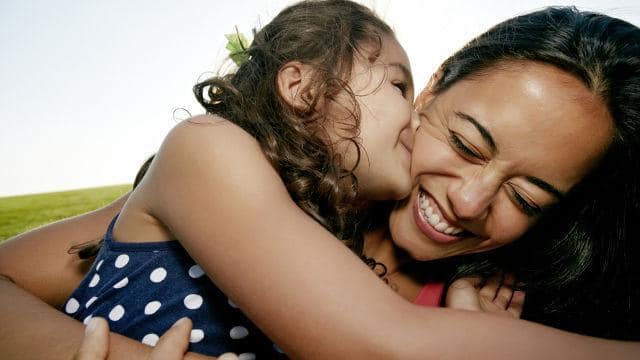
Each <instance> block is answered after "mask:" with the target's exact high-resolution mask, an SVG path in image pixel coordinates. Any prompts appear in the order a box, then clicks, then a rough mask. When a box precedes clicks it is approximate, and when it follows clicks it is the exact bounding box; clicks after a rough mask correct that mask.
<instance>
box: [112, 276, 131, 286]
mask: <svg viewBox="0 0 640 360" xmlns="http://www.w3.org/2000/svg"><path fill="white" fill-rule="evenodd" d="M128 283H129V278H128V277H125V278H124V279H122V280H120V281H118V282H117V283H116V284H115V285H113V288H114V289H122V288H123V287H125V286H127V284H128Z"/></svg>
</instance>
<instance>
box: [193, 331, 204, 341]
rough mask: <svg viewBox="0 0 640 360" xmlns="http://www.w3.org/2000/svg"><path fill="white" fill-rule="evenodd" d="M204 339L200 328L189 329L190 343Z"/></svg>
mask: <svg viewBox="0 0 640 360" xmlns="http://www.w3.org/2000/svg"><path fill="white" fill-rule="evenodd" d="M202 339H204V331H202V329H193V330H191V336H189V342H190V343H197V342H200V341H202Z"/></svg>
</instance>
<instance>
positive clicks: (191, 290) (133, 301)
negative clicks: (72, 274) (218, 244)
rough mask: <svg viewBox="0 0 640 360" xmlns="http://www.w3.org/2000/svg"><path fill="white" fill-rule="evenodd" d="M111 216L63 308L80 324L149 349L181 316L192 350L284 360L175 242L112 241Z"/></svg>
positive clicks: (210, 353)
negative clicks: (102, 325) (101, 324)
mask: <svg viewBox="0 0 640 360" xmlns="http://www.w3.org/2000/svg"><path fill="white" fill-rule="evenodd" d="M115 220H116V219H113V221H112V222H111V224H110V225H109V229H108V230H107V233H106V235H105V239H104V243H103V246H102V249H101V250H100V252H99V253H98V255H97V257H96V260H95V262H94V264H93V267H92V268H91V270H90V271H89V273H88V274H87V276H86V277H85V279H84V280H83V281H82V282H81V283H80V285H79V287H78V288H77V289H76V290H75V291H74V292H73V294H71V297H70V298H69V299H68V300H67V302H66V303H65V305H64V309H63V311H64V312H65V313H67V314H69V315H70V316H72V317H74V318H75V319H78V320H80V321H83V322H84V323H85V324H86V323H88V321H89V320H90V319H91V317H93V316H101V317H104V318H105V319H107V321H109V327H110V329H111V331H114V332H116V333H119V334H122V335H125V336H127V337H130V338H133V339H136V340H138V341H141V342H142V343H145V344H147V345H151V346H154V345H155V344H156V342H157V341H158V339H159V337H160V336H162V334H164V333H165V332H166V331H167V329H169V328H170V327H171V325H173V323H175V322H176V321H177V320H178V319H180V318H182V317H185V316H186V317H189V318H190V319H191V321H192V322H193V330H191V336H190V339H189V341H190V347H189V350H190V351H195V352H199V353H202V354H207V355H220V354H222V353H224V352H234V353H236V354H238V355H239V357H240V359H241V360H250V359H256V358H257V359H274V358H275V359H279V358H280V359H285V358H286V356H285V355H284V354H283V353H282V351H281V350H280V349H279V348H278V347H277V346H276V345H275V344H273V343H272V342H271V341H270V340H269V339H268V338H267V337H266V336H265V335H264V334H262V333H261V332H260V330H258V328H257V327H256V326H255V325H253V324H252V323H251V321H250V320H249V319H247V318H246V317H245V316H244V315H243V314H242V312H241V311H240V310H239V309H238V308H237V307H236V306H235V304H234V303H233V302H232V301H231V300H229V299H228V298H227V297H226V296H225V295H224V293H222V291H220V289H218V288H217V287H216V286H215V285H214V284H213V282H211V281H210V280H209V278H207V276H206V275H205V274H204V272H203V271H202V269H201V268H200V266H198V265H197V264H196V263H195V262H194V261H193V260H192V259H191V257H189V255H188V254H187V252H186V251H185V250H184V248H183V247H182V246H181V245H180V243H179V242H178V241H165V242H152V243H120V242H115V241H113V238H112V231H113V225H114V223H115Z"/></svg>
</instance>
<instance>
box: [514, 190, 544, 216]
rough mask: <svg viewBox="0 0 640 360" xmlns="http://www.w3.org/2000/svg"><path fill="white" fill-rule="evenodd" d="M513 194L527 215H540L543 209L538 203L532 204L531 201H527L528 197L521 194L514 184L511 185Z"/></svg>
mask: <svg viewBox="0 0 640 360" xmlns="http://www.w3.org/2000/svg"><path fill="white" fill-rule="evenodd" d="M511 195H513V198H514V199H515V200H516V202H517V203H518V207H520V209H522V212H524V213H525V214H526V215H527V216H529V217H534V216H537V215H540V213H541V212H542V209H541V208H540V207H539V206H538V205H536V204H531V203H530V202H529V201H527V199H525V198H524V197H523V196H522V195H520V194H519V193H518V191H516V189H515V188H514V187H513V186H512V187H511Z"/></svg>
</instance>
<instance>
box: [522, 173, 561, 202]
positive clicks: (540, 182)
mask: <svg viewBox="0 0 640 360" xmlns="http://www.w3.org/2000/svg"><path fill="white" fill-rule="evenodd" d="M526 179H527V181H529V182H530V183H532V184H533V185H536V186H537V187H539V188H541V189H542V190H544V191H546V192H548V193H549V194H551V195H553V196H554V197H555V198H556V199H557V200H562V198H563V197H564V196H565V193H564V192H562V191H560V190H558V189H557V188H556V187H555V186H553V185H551V184H549V183H548V182H546V181H544V180H542V179H540V178H537V177H535V176H527V177H526Z"/></svg>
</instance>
